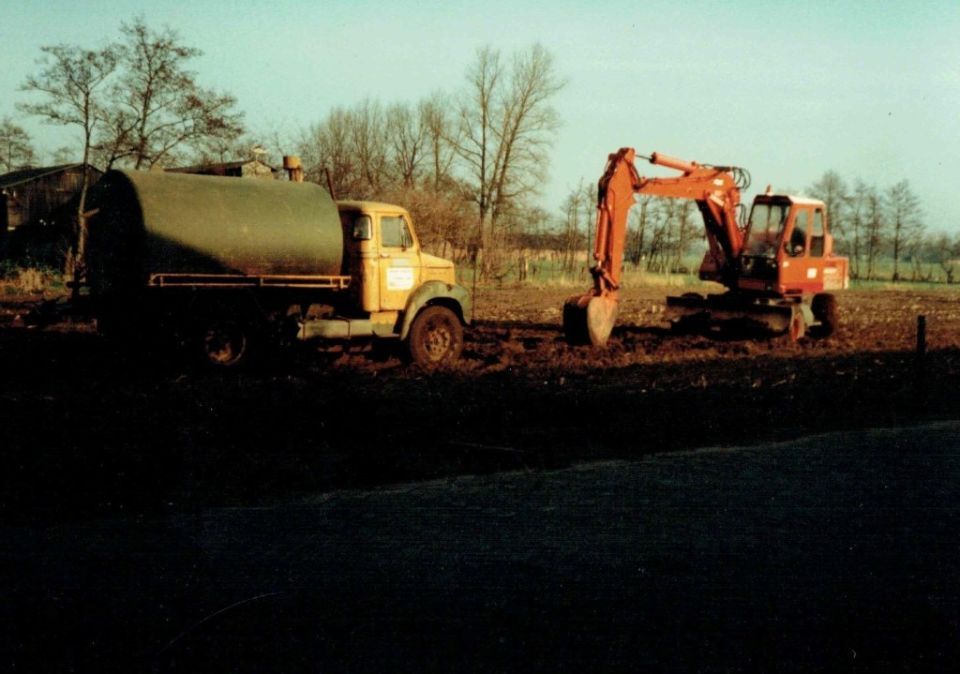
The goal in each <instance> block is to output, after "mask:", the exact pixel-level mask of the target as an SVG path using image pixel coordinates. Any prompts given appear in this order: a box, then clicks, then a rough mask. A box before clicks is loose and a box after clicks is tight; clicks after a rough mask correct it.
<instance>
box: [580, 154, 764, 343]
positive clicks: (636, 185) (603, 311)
mask: <svg viewBox="0 0 960 674" xmlns="http://www.w3.org/2000/svg"><path fill="white" fill-rule="evenodd" d="M637 156H638V155H637V153H636V151H635V150H634V149H633V148H629V147H624V148H620V150H618V151H617V152H615V153H613V154H611V155H610V156H609V157H608V158H607V166H606V168H605V170H604V172H603V175H602V176H601V178H600V181H599V183H598V185H597V223H596V242H595V245H594V252H593V257H594V260H595V265H594V266H593V268H592V269H591V270H590V272H591V274H592V275H593V280H594V285H593V288H592V289H591V290H589V291H587V292H586V293H585V294H582V295H576V296H574V297H571V298H569V299H568V300H567V302H566V304H565V305H564V313H563V324H564V332H565V333H566V335H567V338H568V340H570V341H571V342H574V343H590V344H593V345H595V346H603V345H605V344H606V342H607V339H608V338H609V336H610V332H611V331H612V330H613V325H614V323H615V322H616V316H617V304H618V294H617V291H618V290H619V288H620V281H621V278H620V277H621V273H622V271H623V254H624V246H625V244H626V238H627V237H626V231H627V216H628V214H629V212H630V208H631V207H632V206H633V204H634V203H635V198H636V195H638V194H646V195H654V196H661V197H672V198H676V199H693V200H695V201H696V202H697V205H698V207H699V208H700V211H701V213H702V214H703V219H704V225H705V227H706V231H707V240H708V242H709V245H710V255H711V257H712V259H713V268H714V269H716V279H715V280H718V281H721V282H723V281H724V280H725V279H729V278H731V277H732V273H731V272H730V267H731V266H732V262H733V261H734V260H735V259H736V258H737V256H738V255H739V254H740V251H741V250H742V248H743V232H742V231H741V229H740V228H739V226H738V225H737V209H738V208H739V205H740V189H741V186H742V185H743V182H742V180H738V177H739V176H743V175H745V174H746V173H745V172H744V171H742V169H736V168H733V167H716V166H708V165H701V164H698V163H697V162H692V161H686V160H683V159H677V158H676V157H670V156H667V155H663V154H659V153H656V152H654V153H653V154H652V155H650V156H649V157H645V159H648V160H649V161H650V163H651V164H656V165H659V166H664V167H666V168H671V169H674V170H677V171H680V172H681V173H682V175H680V176H677V177H672V178H643V177H641V176H640V175H639V174H638V173H637V169H636V167H635V166H634V161H635V160H636V158H637ZM708 266H709V265H708Z"/></svg>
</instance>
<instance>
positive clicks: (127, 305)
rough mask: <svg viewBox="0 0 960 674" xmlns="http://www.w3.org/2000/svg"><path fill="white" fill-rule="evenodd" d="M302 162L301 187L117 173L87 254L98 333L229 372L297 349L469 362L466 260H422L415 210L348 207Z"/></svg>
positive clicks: (105, 191)
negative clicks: (459, 268)
mask: <svg viewBox="0 0 960 674" xmlns="http://www.w3.org/2000/svg"><path fill="white" fill-rule="evenodd" d="M290 164H291V165H292V169H291V180H290V181H273V180H253V179H239V178H225V177H215V176H203V175H191V174H182V173H158V172H140V171H109V172H107V173H106V174H105V175H104V176H103V177H102V178H101V180H100V181H99V182H98V183H97V185H96V186H95V188H94V189H93V192H92V194H91V211H90V213H89V219H88V231H89V237H88V243H87V251H86V261H87V285H88V286H89V296H90V300H91V305H92V307H93V309H94V312H95V315H96V318H97V324H98V328H99V330H100V331H101V332H103V333H105V334H113V335H117V336H119V337H120V338H121V339H124V340H128V341H131V342H132V344H133V346H134V347H135V348H139V346H140V343H141V342H140V340H142V344H143V345H146V344H148V343H152V342H153V341H154V340H153V339H152V338H153V337H157V336H160V337H164V338H166V337H172V338H174V339H175V340H176V342H177V343H178V344H180V345H182V346H183V347H184V348H186V349H187V350H188V352H191V353H192V354H194V355H195V356H196V357H198V358H199V359H200V360H201V361H203V362H205V363H207V364H209V365H213V366H217V367H224V368H232V367H237V366H240V365H241V364H243V363H246V362H249V361H250V360H251V359H252V358H253V357H254V356H255V355H256V354H257V353H258V352H259V351H260V350H261V349H262V347H264V346H266V345H269V344H273V343H284V342H287V343H295V342H297V341H315V342H317V343H319V344H320V345H321V346H332V345H340V346H347V347H349V346H350V345H351V344H352V343H356V342H358V341H362V342H363V343H364V344H370V343H372V342H375V341H376V340H392V341H393V342H395V343H397V344H399V345H402V346H403V348H404V350H405V352H406V353H407V354H408V355H409V357H410V358H411V359H412V360H413V361H414V362H416V363H419V364H421V365H424V366H428V367H430V366H437V365H442V364H447V363H450V362H452V361H454V360H456V359H457V358H459V356H460V352H461V350H462V348H463V327H464V326H465V325H467V324H468V322H469V318H470V304H469V295H468V293H467V291H466V290H465V289H464V288H463V287H462V286H460V285H458V284H457V283H456V279H455V273H454V265H453V263H452V262H450V261H448V260H444V259H442V258H439V257H435V256H433V255H429V254H427V253H425V252H424V251H423V250H421V248H420V243H419V240H418V238H417V234H416V231H415V230H414V227H413V220H412V219H411V217H410V214H409V213H408V212H407V211H406V210H405V209H403V208H401V207H399V206H395V205H392V204H385V203H379V202H373V201H339V202H335V201H334V200H333V199H332V198H331V196H330V194H329V193H328V192H327V190H325V189H324V188H322V187H320V186H319V185H316V184H313V183H308V182H303V181H302V180H298V179H297V177H298V176H299V175H302V172H300V171H299V170H298V166H297V163H296V162H295V161H291V162H290ZM285 166H287V161H286V159H285ZM288 168H290V167H288Z"/></svg>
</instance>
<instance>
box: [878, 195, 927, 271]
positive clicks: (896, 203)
mask: <svg viewBox="0 0 960 674" xmlns="http://www.w3.org/2000/svg"><path fill="white" fill-rule="evenodd" d="M884 196H885V201H886V209H887V217H888V221H889V223H890V242H891V245H892V246H893V281H899V280H900V259H901V257H902V256H903V252H904V249H905V248H906V247H907V246H908V244H909V242H910V241H912V240H913V239H914V238H915V237H916V236H917V234H921V233H922V231H923V222H922V221H921V220H920V201H919V200H918V199H917V197H916V196H915V195H914V194H913V191H912V190H911V189H910V183H909V182H907V181H906V180H901V181H900V182H898V183H897V184H896V185H893V186H892V187H891V188H890V189H888V190H887V193H886V194H885V195H884Z"/></svg>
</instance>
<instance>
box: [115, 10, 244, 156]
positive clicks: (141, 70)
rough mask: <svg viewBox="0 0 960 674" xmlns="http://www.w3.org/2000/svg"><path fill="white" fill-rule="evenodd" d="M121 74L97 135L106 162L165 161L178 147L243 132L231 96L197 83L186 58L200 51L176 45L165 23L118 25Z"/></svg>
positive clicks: (199, 144) (176, 38)
mask: <svg viewBox="0 0 960 674" xmlns="http://www.w3.org/2000/svg"><path fill="white" fill-rule="evenodd" d="M121 32H122V33H123V35H124V37H125V38H126V39H125V42H124V44H123V45H122V47H121V50H120V57H121V60H122V64H123V74H122V76H121V77H120V78H119V80H118V81H117V82H116V85H115V86H114V88H113V91H112V95H111V97H112V99H113V101H114V105H113V106H111V109H110V117H109V124H108V125H107V126H105V127H104V133H103V134H102V135H101V137H100V139H99V143H98V145H99V149H100V150H101V152H102V153H103V156H104V159H105V163H106V164H107V166H110V165H112V164H113V163H114V162H118V161H119V162H122V163H126V164H129V165H131V166H132V167H133V168H135V169H141V168H151V167H153V166H156V165H165V164H169V163H171V162H172V161H174V159H175V158H176V153H177V152H180V151H181V150H182V147H183V146H185V145H186V146H189V147H192V148H193V149H194V150H197V151H202V150H203V149H204V148H205V147H206V145H207V144H209V143H216V142H220V141H223V140H232V139H234V138H237V137H238V136H239V135H240V134H241V133H242V132H243V126H242V123H241V120H242V117H243V115H242V113H239V112H237V111H235V110H234V106H235V105H236V99H235V98H234V97H233V96H230V95H227V94H221V93H217V92H215V91H213V90H210V89H204V88H202V87H201V86H200V85H199V84H198V83H197V81H196V79H195V75H194V73H192V72H190V71H189V70H187V69H186V64H187V62H188V61H190V60H192V59H194V58H196V57H198V56H200V55H201V54H202V52H201V51H200V50H199V49H197V48H195V47H188V46H186V45H183V44H181V42H180V36H179V35H178V34H177V33H176V32H175V31H174V30H172V29H170V28H169V27H165V28H164V29H163V30H162V31H157V32H155V31H153V30H151V29H150V28H149V27H148V26H147V25H146V23H144V21H143V19H141V18H138V19H136V20H135V21H134V22H133V23H132V24H122V26H121Z"/></svg>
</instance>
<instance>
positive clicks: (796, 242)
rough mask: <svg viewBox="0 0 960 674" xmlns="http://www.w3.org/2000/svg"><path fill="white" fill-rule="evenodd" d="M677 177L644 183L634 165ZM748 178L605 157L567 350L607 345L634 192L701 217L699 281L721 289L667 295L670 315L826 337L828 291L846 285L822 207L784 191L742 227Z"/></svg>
mask: <svg viewBox="0 0 960 674" xmlns="http://www.w3.org/2000/svg"><path fill="white" fill-rule="evenodd" d="M638 156H640V157H642V158H643V159H646V160H648V161H649V162H650V163H651V164H655V165H658V166H664V167H667V168H671V169H674V170H677V171H679V172H680V175H678V176H673V177H665V178H659V177H658V178H644V177H641V176H640V175H639V173H638V172H637V169H636V166H635V165H634V161H635V160H636V159H637V157H638ZM747 187H749V174H748V173H747V172H746V171H745V170H743V169H741V168H738V167H734V166H713V165H709V164H698V163H697V162H693V161H685V160H682V159H677V158H675V157H668V156H666V155H662V154H658V153H656V152H655V153H653V154H652V155H650V156H649V157H645V156H642V155H637V153H636V151H635V150H634V149H633V148H629V147H625V148H621V149H620V150H619V151H617V152H615V153H614V154H611V155H610V156H609V158H608V160H607V166H606V170H605V171H604V173H603V176H602V177H601V178H600V182H599V185H598V193H597V224H596V240H595V245H594V253H593V257H594V259H595V260H596V264H595V265H594V267H593V268H592V269H591V270H590V272H591V274H592V275H593V280H594V284H593V288H591V289H590V290H589V291H587V292H586V293H584V294H582V295H575V296H573V297H571V298H569V299H568V300H567V302H566V304H565V305H564V308H563V330H564V334H565V335H566V337H567V340H568V341H570V342H571V343H573V344H593V345H594V346H604V345H606V343H607V340H608V338H609V337H610V333H611V331H612V330H613V326H614V323H615V322H616V318H617V309H618V304H619V290H620V283H621V276H622V271H623V254H624V251H625V248H626V238H627V215H628V213H629V211H630V208H631V207H632V206H633V205H634V203H635V198H636V196H637V195H652V196H660V197H671V198H675V199H693V200H695V201H696V204H697V206H698V207H699V209H700V213H701V215H702V216H703V224H704V228H705V230H706V238H707V244H708V249H707V252H706V254H705V255H704V257H703V262H702V263H701V265H700V273H699V275H700V278H701V279H703V280H708V281H716V282H718V283H721V284H723V285H724V286H726V289H727V290H726V292H723V293H719V294H711V295H707V296H703V295H699V294H696V293H687V294H684V295H683V296H681V297H668V298H667V312H666V315H667V317H668V318H669V319H670V320H671V323H672V324H673V325H674V326H676V327H679V326H681V325H690V324H691V323H692V324H696V325H715V324H720V323H722V322H725V321H732V320H736V321H741V320H745V321H748V322H751V323H755V324H760V325H762V326H764V327H766V328H767V329H770V330H773V331H777V332H787V333H788V334H789V336H790V338H791V339H792V340H794V341H795V340H798V339H800V338H801V337H803V336H804V334H805V333H806V332H807V331H808V329H809V331H810V334H811V335H817V336H827V335H829V334H831V333H832V332H833V331H834V330H836V328H837V320H838V316H837V303H836V298H835V297H834V296H833V295H832V294H831V293H830V292H827V291H831V290H839V289H842V288H846V287H847V285H848V283H849V281H848V278H849V276H848V262H847V259H846V258H845V257H840V256H836V255H834V254H833V237H832V236H831V235H830V233H829V230H828V226H827V213H826V207H825V206H824V204H823V202H822V201H817V200H815V199H807V198H804V197H796V196H790V195H782V194H772V193H771V192H770V190H769V188H768V190H767V193H766V194H760V195H757V197H756V198H755V199H754V202H753V207H752V208H751V210H750V216H749V218H747V220H746V222H744V223H742V224H741V223H740V221H739V220H738V213H739V210H740V193H741V191H743V190H745V189H747Z"/></svg>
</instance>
